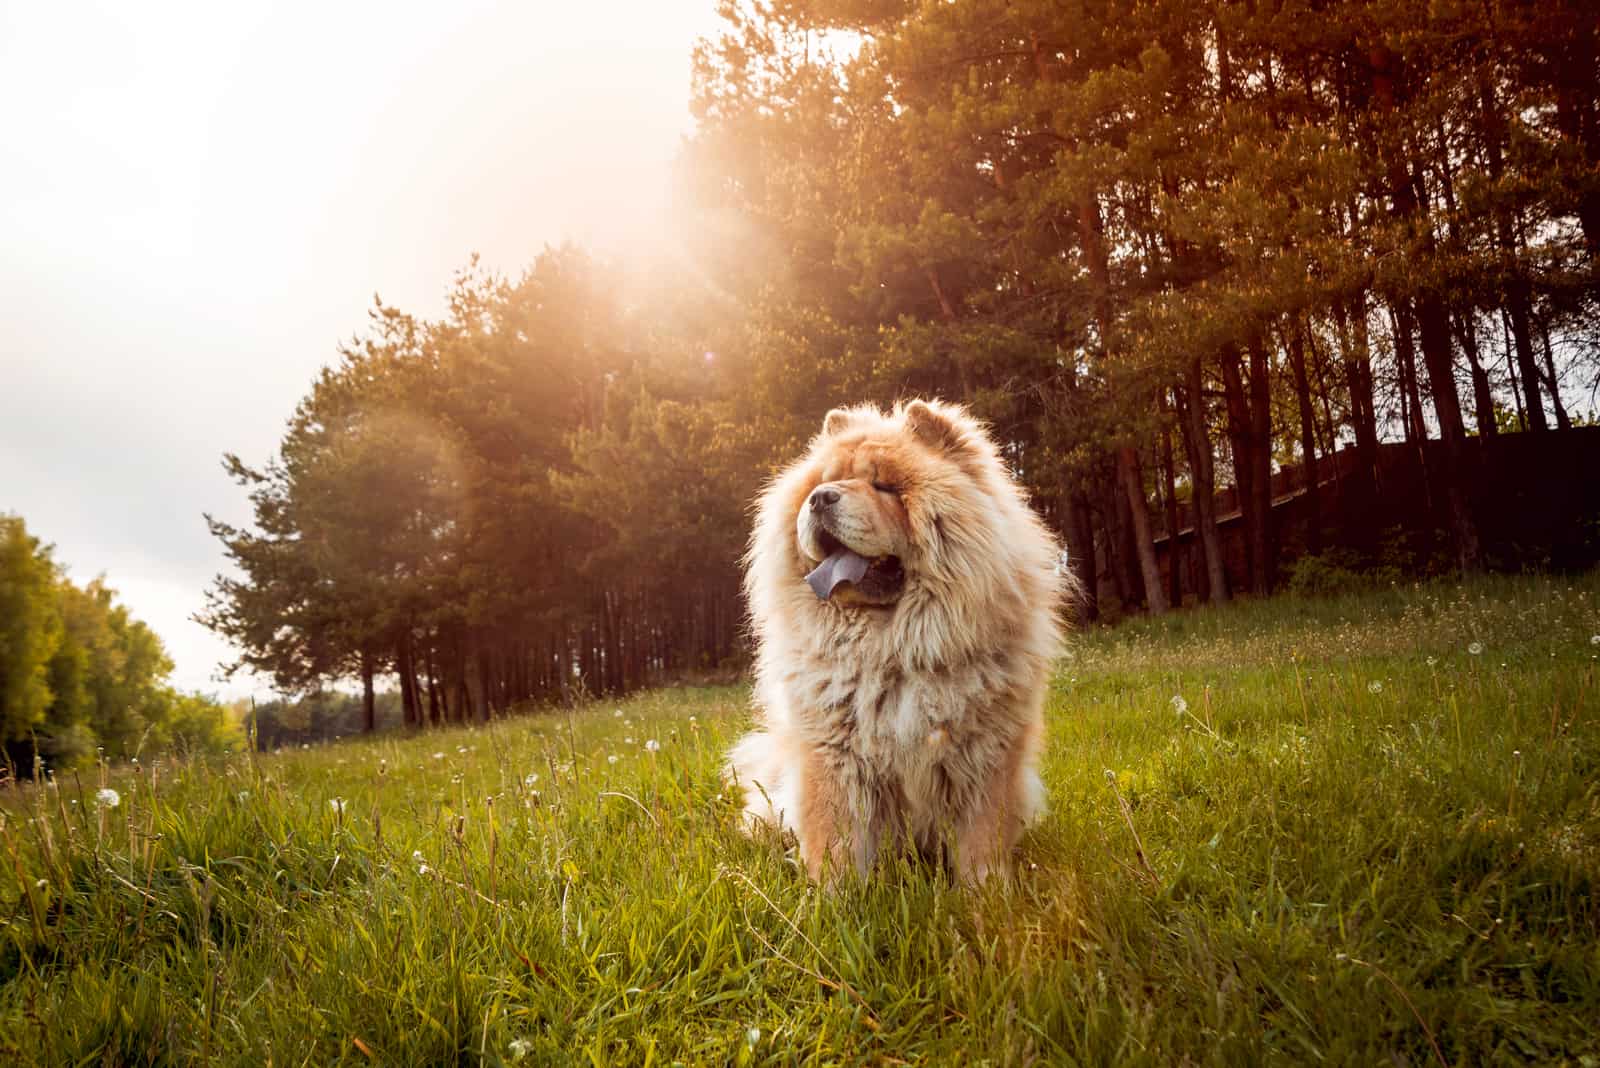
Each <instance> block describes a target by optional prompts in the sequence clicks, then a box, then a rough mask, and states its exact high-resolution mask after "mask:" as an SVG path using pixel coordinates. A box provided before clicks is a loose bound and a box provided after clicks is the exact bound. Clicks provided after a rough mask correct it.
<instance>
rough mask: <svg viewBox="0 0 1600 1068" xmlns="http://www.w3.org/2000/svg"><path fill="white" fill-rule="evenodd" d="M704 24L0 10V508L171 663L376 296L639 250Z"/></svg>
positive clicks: (222, 651) (186, 664) (485, 10)
mask: <svg viewBox="0 0 1600 1068" xmlns="http://www.w3.org/2000/svg"><path fill="white" fill-rule="evenodd" d="M713 4H714V0H623V2H613V3H608V4H573V3H558V2H553V0H551V2H539V0H533V2H524V3H520V4H511V3H507V4H491V3H471V2H461V0H453V2H451V3H448V4H427V5H420V4H419V5H409V4H399V3H392V2H391V3H384V4H355V3H343V2H341V3H326V2H323V3H316V4H303V5H299V4H295V5H291V4H284V3H273V4H259V5H248V4H227V3H222V4H219V3H214V2H212V3H205V4H194V5H179V4H175V3H165V2H163V3H157V4H128V3H115V4H110V3H106V4H98V3H96V4H90V3H80V2H76V0H60V2H38V0H0V511H10V512H15V513H18V514H20V515H21V516H22V517H23V518H24V519H26V520H27V523H28V526H29V529H30V530H31V531H32V532H33V533H34V534H36V535H38V536H40V537H42V538H43V539H44V540H46V541H49V542H53V543H54V544H55V546H56V555H57V558H58V559H59V560H62V561H64V562H66V563H67V564H68V565H69V566H70V571H71V574H72V575H73V577H74V578H76V579H78V580H80V581H85V580H87V579H89V578H92V577H93V576H94V575H96V574H98V573H101V572H104V573H105V574H106V576H107V578H108V580H109V581H110V583H111V585H112V586H113V587H115V588H116V589H117V590H119V591H120V593H121V596H122V600H123V602H124V603H126V604H127V605H128V606H129V607H130V609H131V610H132V611H133V613H134V614H135V615H136V616H138V617H139V618H141V619H143V620H144V621H145V622H147V623H149V624H150V625H151V626H152V627H153V628H154V629H155V630H156V632H157V633H159V634H160V635H161V636H162V638H163V640H164V641H165V642H166V645H167V648H168V650H169V651H170V652H171V654H172V656H173V659H174V660H175V661H176V662H177V670H176V671H175V673H174V681H175V682H176V683H177V684H178V685H180V686H183V687H187V688H200V689H207V690H212V691H216V692H227V693H240V692H246V691H247V690H248V689H250V687H241V686H239V685H238V684H235V685H233V686H230V687H224V686H222V685H221V684H220V683H218V682H216V681H215V680H214V679H213V675H214V674H215V671H216V666H217V663H218V661H219V660H223V659H226V658H227V657H228V656H229V650H228V648H227V647H226V646H225V645H223V644H222V643H220V642H218V641H217V640H216V639H215V638H214V637H212V636H211V635H210V633H209V632H207V631H206V630H204V629H203V628H201V627H199V626H198V625H197V624H194V623H192V622H190V621H189V617H190V616H191V615H192V614H193V613H194V612H196V611H198V610H199V609H200V607H201V605H202V599H201V598H202V591H203V590H204V588H205V586H206V585H207V584H208V582H209V581H210V580H211V577H212V576H213V575H214V574H215V573H216V572H217V571H218V569H219V568H221V567H222V566H223V561H222V557H221V554H220V553H219V552H218V549H217V545H216V543H215V542H214V541H213V540H212V539H211V538H210V536H209V535H208V534H207V533H206V529H205V524H204V521H203V520H202V518H201V513H202V512H208V511H209V512H212V513H213V514H216V515H219V516H220V517H223V518H228V519H230V520H233V521H236V522H237V521H241V520H244V519H246V518H247V517H248V509H247V507H246V504H245V500H244V497H243V494H242V492H241V491H240V490H239V489H238V488H237V487H235V486H234V485H233V484H232V483H231V482H230V481H229V480H228V479H227V478H226V477H225V476H224V475H223V473H222V471H221V467H220V457H221V454H222V453H223V452H224V451H233V452H237V453H239V454H240V455H241V456H243V457H244V458H245V460H246V461H247V462H252V463H259V462H261V461H263V460H265V459H266V457H267V456H268V455H269V454H270V453H271V451H272V449H273V447H274V445H275V444H276V442H277V441H278V439H279V437H280V436H281V434H282V431H283V428H284V423H285V420H286V419H287V417H288V416H289V414H290V412H291V410H292V409H293V407H294V404H295V402H296V401H297V400H298V399H299V398H300V397H301V395H302V394H303V393H304V392H305V391H306V388H307V387H308V386H309V384H310V382H311V379H312V377H313V375H314V374H315V372H316V370H317V368H318V367H319V366H321V365H322V364H324V363H327V362H330V361H331V360H333V359H334V358H335V356H336V352H335V346H336V345H337V343H338V342H339V341H340V340H341V339H343V338H348V337H349V336H350V335H352V334H353V333H355V332H357V331H359V330H360V329H361V328H362V326H363V324H364V322H365V318H366V312H367V309H368V307H369V306H370V303H371V300H372V296H373V294H374V292H377V293H380V294H382V296H383V298H384V299H385V300H386V301H388V302H390V303H394V304H398V305H399V306H401V307H403V308H405V309H407V310H409V311H414V312H418V313H421V314H424V315H435V314H438V313H439V312H440V311H441V309H442V300H441V297H442V294H443V292H444V290H445V287H446V286H447V285H448V283H449V280H450V277H451V275H452V273H453V272H454V271H455V270H456V269H457V268H458V267H460V266H462V265H463V264H464V263H465V262H466V260H467V257H468V256H469V254H471V253H472V252H478V253H481V254H482V256H483V259H484V261H485V263H486V264H487V265H488V266H490V267H492V268H496V269H499V270H502V271H504V272H506V273H511V274H514V273H516V272H517V271H519V270H520V269H521V268H522V267H523V266H524V265H526V264H527V263H528V262H529V261H531V259H532V258H533V257H534V256H535V255H536V254H537V252H538V251H539V249H540V248H542V247H543V246H544V245H545V244H547V243H552V244H553V243H559V242H560V241H562V240H565V239H573V240H577V241H581V242H584V243H587V244H590V245H591V246H597V247H600V248H603V249H606V250H607V251H613V252H626V251H628V249H629V248H630V247H633V246H634V245H636V244H639V245H648V243H649V240H650V237H651V235H652V233H653V232H654V230H655V228H656V227H657V226H658V225H659V223H658V221H657V220H658V218H659V214H660V211H661V208H662V204H663V199H664V196H665V186H666V168H667V164H668V162H669V160H670V159H671V157H672V155H673V153H674V152H675V150H676V147H677V145H678V143H679V140H680V139H681V137H682V136H683V135H684V134H686V133H687V132H689V130H690V126H691V123H690V118H689V114H688V106H687V105H688V90H689V62H690V50H691V48H692V46H693V42H694V39H695V38H696V37H697V36H703V35H705V34H707V33H709V32H711V31H712V30H714V29H715V26H716V23H715V19H714V16H713V14H712V8H713Z"/></svg>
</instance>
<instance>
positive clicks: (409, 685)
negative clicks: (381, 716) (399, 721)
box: [394, 632, 422, 728]
mask: <svg viewBox="0 0 1600 1068" xmlns="http://www.w3.org/2000/svg"><path fill="white" fill-rule="evenodd" d="M394 666H395V671H396V672H398V673H399V675H400V707H401V710H402V715H403V718H404V719H405V725H406V726H407V727H408V728H415V727H417V726H420V725H421V722H422V718H421V716H420V714H419V710H418V707H417V688H416V687H417V683H416V676H415V675H414V674H412V671H411V635H410V633H409V632H407V633H404V634H402V635H401V636H400V643H399V647H398V649H397V650H396V653H395V662H394Z"/></svg>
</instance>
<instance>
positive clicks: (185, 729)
mask: <svg viewBox="0 0 1600 1068" xmlns="http://www.w3.org/2000/svg"><path fill="white" fill-rule="evenodd" d="M171 671H172V661H171V660H170V659H168V657H167V654H166V650H165V649H164V648H162V645H161V640H160V638H158V637H157V636H156V635H155V632H153V631H152V630H150V628H149V627H147V626H145V625H144V624H143V623H141V622H140V621H139V620H137V619H134V618H133V617H132V616H131V615H129V614H128V610H127V608H126V607H124V606H122V605H119V604H117V603H116V594H115V593H114V591H112V590H111V588H110V587H108V586H107V585H106V584H105V582H104V580H103V579H94V580H92V581H91V582H89V584H88V585H86V586H81V587H80V586H78V585H76V584H74V583H73V582H71V581H70V580H69V579H68V578H67V577H66V576H65V575H64V574H63V573H62V571H61V569H60V567H59V566H58V565H57V564H56V562H55V561H54V560H53V559H52V557H51V553H50V550H49V548H48V547H47V546H43V545H41V544H40V543H39V541H38V539H36V538H34V537H32V536H31V535H29V534H28V532H27V527H26V525H25V524H24V523H23V521H22V519H21V518H20V517H18V516H10V515H0V726H3V727H4V730H3V731H0V744H3V745H4V748H5V756H6V758H7V759H9V760H10V761H11V763H12V764H13V765H15V766H16V767H17V768H18V769H19V770H20V771H21V772H22V773H24V774H27V773H31V769H32V767H33V761H34V758H35V756H37V757H38V758H40V759H42V760H43V761H44V762H45V764H46V765H47V766H48V767H50V768H63V769H64V768H71V767H74V766H78V765H81V764H83V763H86V762H87V761H88V760H89V758H90V757H91V756H93V755H94V754H95V752H96V751H97V750H98V751H99V752H100V753H102V754H104V755H107V756H110V757H113V758H117V757H129V756H134V755H136V754H139V753H146V754H148V753H151V752H157V751H161V750H164V749H166V748H168V747H169V746H173V745H182V746H184V747H185V748H186V749H189V750H193V751H200V750H205V751H221V749H223V748H225V747H227V746H229V745H233V744H237V742H238V741H239V740H240V739H241V738H242V736H241V735H239V734H238V732H237V731H236V730H230V728H229V727H228V726H227V724H226V723H225V718H224V713H223V709H222V707H221V706H220V705H219V704H218V703H217V702H216V701H215V700H213V699H212V698H209V697H205V696H203V695H199V694H182V693H179V692H178V691H176V690H174V689H173V688H172V687H170V686H168V685H167V684H166V681H165V680H166V677H167V675H168V674H170V673H171Z"/></svg>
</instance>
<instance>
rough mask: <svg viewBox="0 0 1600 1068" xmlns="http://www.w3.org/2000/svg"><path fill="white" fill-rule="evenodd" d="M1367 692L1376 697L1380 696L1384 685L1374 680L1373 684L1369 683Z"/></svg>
mask: <svg viewBox="0 0 1600 1068" xmlns="http://www.w3.org/2000/svg"><path fill="white" fill-rule="evenodd" d="M1367 692H1368V693H1370V694H1372V695H1373V696H1374V697H1376V696H1377V695H1378V694H1380V693H1382V692H1383V683H1381V682H1379V681H1378V680H1377V679H1373V680H1372V681H1371V682H1369V683H1367Z"/></svg>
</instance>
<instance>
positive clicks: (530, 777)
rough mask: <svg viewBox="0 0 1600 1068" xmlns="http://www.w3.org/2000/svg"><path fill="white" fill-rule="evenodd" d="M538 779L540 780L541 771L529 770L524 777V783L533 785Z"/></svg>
mask: <svg viewBox="0 0 1600 1068" xmlns="http://www.w3.org/2000/svg"><path fill="white" fill-rule="evenodd" d="M538 781H539V773H538V772H537V771H530V772H528V774H526V775H524V776H523V777H522V785H524V786H532V785H533V784H534V783H536V782H538Z"/></svg>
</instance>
